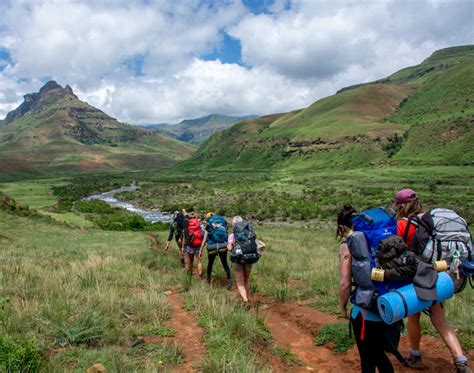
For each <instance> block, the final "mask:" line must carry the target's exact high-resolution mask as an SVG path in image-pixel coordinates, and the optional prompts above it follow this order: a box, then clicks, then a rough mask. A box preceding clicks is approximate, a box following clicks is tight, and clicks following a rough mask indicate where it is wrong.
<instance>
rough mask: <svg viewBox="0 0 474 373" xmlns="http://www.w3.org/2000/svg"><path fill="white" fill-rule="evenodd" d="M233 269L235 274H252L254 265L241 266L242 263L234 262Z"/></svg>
mask: <svg viewBox="0 0 474 373" xmlns="http://www.w3.org/2000/svg"><path fill="white" fill-rule="evenodd" d="M232 269H233V270H234V271H235V272H242V271H245V272H250V271H251V269H252V264H240V263H234V262H232Z"/></svg>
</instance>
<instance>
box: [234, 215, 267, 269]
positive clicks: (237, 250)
mask: <svg viewBox="0 0 474 373" xmlns="http://www.w3.org/2000/svg"><path fill="white" fill-rule="evenodd" d="M233 232H234V238H235V244H236V246H235V247H234V249H233V250H232V254H231V256H230V260H231V262H234V263H239V264H253V263H256V262H257V261H258V260H259V259H260V254H259V253H258V251H257V242H256V239H257V236H256V235H255V232H254V230H253V227H252V224H251V223H250V222H248V221H243V222H240V223H238V224H236V225H235V226H234V229H233Z"/></svg>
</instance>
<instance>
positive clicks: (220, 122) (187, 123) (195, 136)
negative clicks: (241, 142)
mask: <svg viewBox="0 0 474 373" xmlns="http://www.w3.org/2000/svg"><path fill="white" fill-rule="evenodd" d="M240 120H242V117H232V116H226V115H220V114H211V115H206V116H204V117H200V118H196V119H185V120H183V121H181V122H180V123H178V124H174V125H168V124H155V125H144V126H143V127H145V128H147V129H150V130H155V131H158V132H161V133H164V134H166V135H168V136H171V137H174V138H176V139H178V140H181V141H185V142H190V143H192V144H196V145H200V144H202V143H203V142H204V141H206V140H207V139H208V138H209V137H210V136H212V135H213V134H214V133H217V132H220V131H223V130H225V129H227V128H229V127H231V126H233V125H234V124H235V123H237V122H239V121H240Z"/></svg>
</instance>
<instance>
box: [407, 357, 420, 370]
mask: <svg viewBox="0 0 474 373" xmlns="http://www.w3.org/2000/svg"><path fill="white" fill-rule="evenodd" d="M405 361H406V362H407V365H408V366H409V367H410V368H411V369H414V370H424V369H425V366H424V365H423V362H422V361H421V356H416V355H413V354H410V355H409V356H408V357H406V358H405Z"/></svg>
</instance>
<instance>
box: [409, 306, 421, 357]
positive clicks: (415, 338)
mask: <svg viewBox="0 0 474 373" xmlns="http://www.w3.org/2000/svg"><path fill="white" fill-rule="evenodd" d="M420 316H421V313H420V312H418V313H415V314H414V315H411V316H409V317H408V323H407V329H408V338H409V340H410V347H411V349H412V350H416V351H419V350H420V341H421V324H420Z"/></svg>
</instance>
